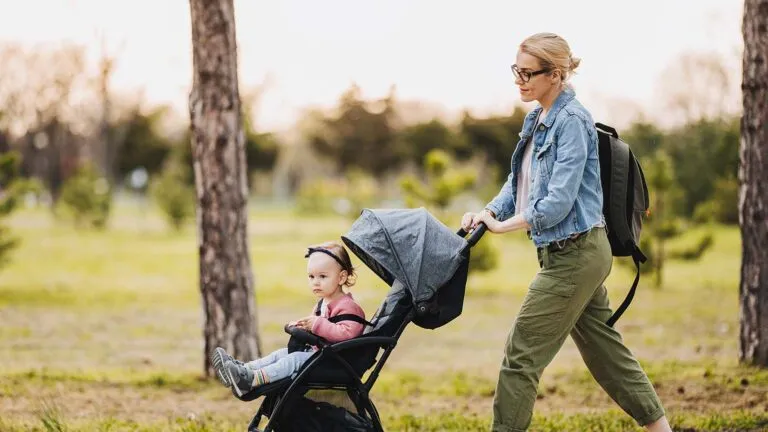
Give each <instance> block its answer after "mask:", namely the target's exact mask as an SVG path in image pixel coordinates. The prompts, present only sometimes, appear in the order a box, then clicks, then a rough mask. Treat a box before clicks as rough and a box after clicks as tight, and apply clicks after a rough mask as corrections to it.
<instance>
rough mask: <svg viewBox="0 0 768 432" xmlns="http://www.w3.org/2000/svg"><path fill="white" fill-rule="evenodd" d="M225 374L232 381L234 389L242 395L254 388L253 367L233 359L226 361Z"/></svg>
mask: <svg viewBox="0 0 768 432" xmlns="http://www.w3.org/2000/svg"><path fill="white" fill-rule="evenodd" d="M224 375H226V376H227V379H228V380H229V382H230V383H232V390H234V391H235V393H237V395H238V396H242V395H244V394H246V393H248V392H249V391H251V388H253V371H252V370H251V368H249V367H246V366H245V365H242V364H237V363H235V362H233V361H228V362H226V363H224Z"/></svg>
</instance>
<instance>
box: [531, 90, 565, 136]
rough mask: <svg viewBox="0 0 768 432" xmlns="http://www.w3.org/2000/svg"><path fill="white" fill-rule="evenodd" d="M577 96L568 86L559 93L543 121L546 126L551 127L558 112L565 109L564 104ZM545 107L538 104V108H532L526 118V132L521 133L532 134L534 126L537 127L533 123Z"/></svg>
mask: <svg viewBox="0 0 768 432" xmlns="http://www.w3.org/2000/svg"><path fill="white" fill-rule="evenodd" d="M575 97H576V91H575V90H573V89H572V88H571V87H568V86H566V87H565V88H564V89H563V90H562V91H561V92H560V94H559V95H557V98H556V99H555V102H554V103H553V104H552V108H551V109H550V110H549V112H548V113H547V117H546V118H545V119H544V121H543V123H544V126H546V127H547V128H551V127H552V124H553V123H554V122H555V118H557V114H558V113H559V112H560V110H561V109H563V107H564V106H566V105H567V104H568V102H570V101H571V100H573V98H575ZM543 109H544V108H543V107H542V106H541V105H538V104H537V105H536V108H534V109H533V110H531V112H529V113H528V115H527V116H526V118H525V125H526V127H524V128H523V130H525V132H524V133H523V134H521V135H530V134H531V132H532V130H533V128H534V127H536V125H535V124H533V123H534V122H535V121H536V118H537V117H538V116H539V113H541V111H542V110H543Z"/></svg>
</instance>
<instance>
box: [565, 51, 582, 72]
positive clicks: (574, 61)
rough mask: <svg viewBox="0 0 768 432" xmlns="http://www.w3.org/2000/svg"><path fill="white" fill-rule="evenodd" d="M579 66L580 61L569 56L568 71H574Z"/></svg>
mask: <svg viewBox="0 0 768 432" xmlns="http://www.w3.org/2000/svg"><path fill="white" fill-rule="evenodd" d="M580 64H581V59H580V58H578V57H574V56H573V55H571V66H570V67H569V68H568V69H570V70H576V68H577V67H579V65H580Z"/></svg>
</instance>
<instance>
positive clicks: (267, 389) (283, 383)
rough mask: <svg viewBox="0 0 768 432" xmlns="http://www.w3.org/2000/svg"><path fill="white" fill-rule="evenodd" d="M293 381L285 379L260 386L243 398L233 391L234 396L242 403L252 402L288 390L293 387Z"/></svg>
mask: <svg viewBox="0 0 768 432" xmlns="http://www.w3.org/2000/svg"><path fill="white" fill-rule="evenodd" d="M291 381H292V380H291V379H290V378H285V379H281V380H279V381H275V382H273V383H269V384H264V385H260V386H258V387H256V388H254V389H252V390H251V391H249V392H248V393H246V394H244V395H242V396H238V395H237V393H236V392H235V390H234V389H232V394H233V395H235V397H236V398H238V399H240V400H241V401H244V402H250V401H252V400H254V399H258V398H259V397H261V396H264V395H266V394H269V393H272V392H276V391H280V392H282V391H284V390H285V389H286V388H288V386H289V385H291Z"/></svg>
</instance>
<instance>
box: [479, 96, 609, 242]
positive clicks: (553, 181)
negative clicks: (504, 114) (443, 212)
mask: <svg viewBox="0 0 768 432" xmlns="http://www.w3.org/2000/svg"><path fill="white" fill-rule="evenodd" d="M541 110H542V107H541V106H537V107H536V108H534V109H533V110H532V111H531V112H530V113H528V115H527V116H526V117H525V121H524V123H523V130H522V132H520V141H519V142H518V143H517V146H516V147H515V151H514V153H512V172H511V173H510V174H509V176H508V177H507V181H506V183H504V186H502V188H501V190H500V191H499V193H498V195H496V197H495V198H494V199H493V200H492V201H491V202H490V203H488V205H487V206H486V208H488V209H489V210H492V211H493V212H494V213H495V214H496V219H498V220H500V221H503V220H506V219H508V218H510V217H512V216H513V215H514V214H515V201H516V199H517V197H516V195H517V173H518V172H519V171H520V164H521V163H522V158H523V150H524V148H525V146H524V145H525V143H526V142H527V141H528V139H529V138H530V137H531V136H532V135H533V137H534V139H533V145H534V148H533V157H532V158H531V176H530V177H531V184H530V185H529V193H528V199H529V201H528V207H527V208H526V209H525V211H524V212H523V217H524V218H525V220H526V221H527V222H528V223H529V224H530V225H531V238H532V239H533V242H534V244H535V245H536V246H537V247H541V246H544V245H547V244H549V243H552V242H555V241H560V240H564V239H566V238H568V237H569V236H571V235H573V234H576V233H580V232H584V231H587V230H588V229H590V228H592V227H593V226H597V225H600V224H603V225H604V224H605V219H604V218H603V192H602V186H601V184H600V163H599V159H598V154H597V131H596V130H595V125H594V121H593V120H592V116H591V115H590V114H589V112H588V111H587V110H586V109H585V108H584V106H582V105H581V103H579V101H577V100H576V94H575V92H574V91H573V90H572V89H570V88H566V89H564V90H563V91H561V92H560V95H559V96H558V97H557V99H556V100H555V103H554V104H553V105H552V108H551V109H550V110H549V113H547V117H546V118H545V119H544V121H543V122H542V124H540V125H539V131H538V133H536V134H535V135H534V133H533V132H534V130H533V128H534V127H535V126H536V118H537V117H538V115H539V113H540V112H541Z"/></svg>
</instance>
